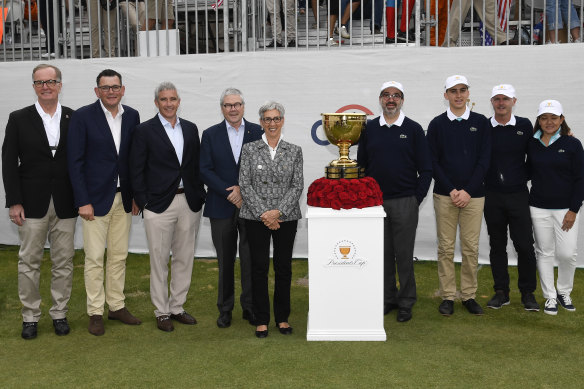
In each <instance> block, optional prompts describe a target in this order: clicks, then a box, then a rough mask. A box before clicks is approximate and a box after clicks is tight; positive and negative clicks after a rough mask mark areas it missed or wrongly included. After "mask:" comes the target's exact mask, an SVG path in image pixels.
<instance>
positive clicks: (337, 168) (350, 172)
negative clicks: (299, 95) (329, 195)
mask: <svg viewBox="0 0 584 389" xmlns="http://www.w3.org/2000/svg"><path fill="white" fill-rule="evenodd" d="M321 116H322V128H323V129H324V132H325V134H326V137H327V139H328V140H329V142H331V143H332V144H333V145H336V146H337V147H338V148H339V156H340V158H339V159H335V160H334V161H331V163H330V164H329V165H328V166H327V167H326V168H325V173H326V178H333V179H334V178H362V177H364V176H365V172H364V169H363V168H360V167H359V166H358V165H357V161H354V160H352V159H350V158H349V148H350V147H351V146H352V145H354V144H355V143H357V142H358V141H359V137H360V136H361V132H362V131H363V129H365V123H366V122H367V115H366V114H364V113H352V112H346V113H323V114H321Z"/></svg>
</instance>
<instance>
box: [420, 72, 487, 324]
mask: <svg viewBox="0 0 584 389" xmlns="http://www.w3.org/2000/svg"><path fill="white" fill-rule="evenodd" d="M468 88H469V83H468V81H467V79H466V77H464V76H461V75H454V76H450V77H448V78H447V79H446V83H445V85H444V98H445V99H446V100H448V103H449V107H448V109H447V110H446V112H444V113H443V114H441V115H438V116H436V117H435V118H434V119H432V121H431V122H430V125H429V126H428V133H427V137H428V145H429V147H430V153H431V156H432V170H433V175H434V211H435V213H436V232H437V234H438V277H439V281H440V295H441V297H442V300H443V301H442V303H441V304H440V306H439V308H438V310H439V312H440V313H441V314H442V315H444V316H450V315H452V314H453V313H454V298H455V297H456V279H455V275H456V273H455V270H454V247H455V243H456V230H457V228H458V226H459V225H460V247H461V253H462V267H461V272H460V291H461V298H462V304H463V305H464V307H465V308H466V309H467V310H468V311H469V312H470V313H472V314H474V315H482V314H483V309H482V308H481V306H480V305H479V304H478V303H477V302H476V301H475V298H476V291H477V268H478V255H479V235H480V232H481V222H482V218H483V207H484V203H485V197H484V196H485V188H484V184H483V181H484V178H485V174H486V172H487V170H488V168H489V160H490V157H491V137H490V130H489V121H488V120H487V118H486V117H484V116H483V115H481V114H478V113H475V112H471V110H470V109H469V108H468V106H467V101H469V95H470V92H469V90H468Z"/></svg>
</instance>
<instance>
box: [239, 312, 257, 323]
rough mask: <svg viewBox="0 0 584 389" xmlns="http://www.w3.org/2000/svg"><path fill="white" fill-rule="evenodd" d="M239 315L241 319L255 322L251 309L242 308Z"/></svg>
mask: <svg viewBox="0 0 584 389" xmlns="http://www.w3.org/2000/svg"><path fill="white" fill-rule="evenodd" d="M241 317H242V318H243V320H247V321H248V322H249V324H251V325H255V323H256V317H255V315H254V313H253V311H252V310H251V309H244V310H243V315H242V316H241Z"/></svg>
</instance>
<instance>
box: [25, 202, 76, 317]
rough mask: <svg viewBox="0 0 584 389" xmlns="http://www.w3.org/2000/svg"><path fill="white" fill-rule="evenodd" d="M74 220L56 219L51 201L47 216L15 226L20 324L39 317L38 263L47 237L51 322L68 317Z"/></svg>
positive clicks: (73, 253)
mask: <svg viewBox="0 0 584 389" xmlns="http://www.w3.org/2000/svg"><path fill="white" fill-rule="evenodd" d="M76 221H77V218H76V217H74V218H70V219H59V218H58V217H57V214H56V213H55V207H54V205H53V199H51V201H50V203H49V209H48V211H47V214H46V215H45V216H44V217H42V218H40V219H32V218H27V219H26V221H25V222H24V223H23V225H22V226H20V227H18V236H19V237H20V242H21V243H20V250H19V252H18V296H19V297H20V301H21V302H22V321H25V322H38V321H39V318H40V317H41V308H40V307H41V294H40V291H39V279H40V275H41V272H40V269H41V261H42V259H43V252H44V248H45V242H46V241H47V237H48V239H49V245H50V254H51V262H52V263H53V266H52V267H51V298H52V300H53V306H52V307H51V309H50V310H49V315H50V316H51V318H52V319H53V320H57V319H63V318H65V317H66V315H67V310H68V308H67V303H68V302H69V298H70V297H71V286H72V283H73V256H74V255H75V250H74V248H73V238H74V236H75V222H76Z"/></svg>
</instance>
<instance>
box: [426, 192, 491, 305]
mask: <svg viewBox="0 0 584 389" xmlns="http://www.w3.org/2000/svg"><path fill="white" fill-rule="evenodd" d="M484 206H485V198H484V197H479V198H472V199H470V202H469V204H468V205H467V206H466V207H465V208H458V207H456V206H455V205H454V204H452V200H451V199H450V197H449V196H442V195H438V194H434V212H435V213H436V232H437V233H438V279H439V281H440V296H442V299H444V300H454V298H455V296H456V272H455V270H454V247H455V243H456V230H457V228H458V226H459V225H460V251H461V253H462V266H461V271H460V291H461V294H462V301H466V300H469V299H474V298H475V297H476V291H477V268H478V263H479V236H480V233H481V222H482V219H483V208H484Z"/></svg>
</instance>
